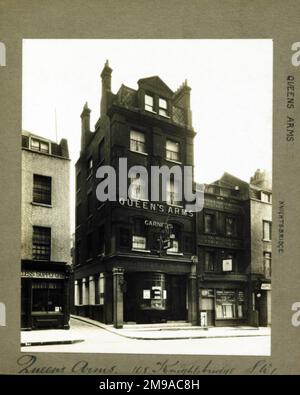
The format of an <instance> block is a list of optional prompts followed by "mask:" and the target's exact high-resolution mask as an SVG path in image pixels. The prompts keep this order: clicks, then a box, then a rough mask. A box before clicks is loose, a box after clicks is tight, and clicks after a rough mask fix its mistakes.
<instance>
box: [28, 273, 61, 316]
mask: <svg viewBox="0 0 300 395" xmlns="http://www.w3.org/2000/svg"><path fill="white" fill-rule="evenodd" d="M63 296H64V292H63V282H62V281H36V282H33V284H32V311H34V312H43V313H61V312H62V311H63Z"/></svg>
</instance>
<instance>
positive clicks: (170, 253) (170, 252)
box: [167, 250, 183, 256]
mask: <svg viewBox="0 0 300 395" xmlns="http://www.w3.org/2000/svg"><path fill="white" fill-rule="evenodd" d="M167 255H177V256H183V252H172V251H168V250H167Z"/></svg>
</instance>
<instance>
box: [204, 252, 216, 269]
mask: <svg viewBox="0 0 300 395" xmlns="http://www.w3.org/2000/svg"><path fill="white" fill-rule="evenodd" d="M204 265H205V270H206V271H209V272H212V271H214V254H213V252H205V258H204Z"/></svg>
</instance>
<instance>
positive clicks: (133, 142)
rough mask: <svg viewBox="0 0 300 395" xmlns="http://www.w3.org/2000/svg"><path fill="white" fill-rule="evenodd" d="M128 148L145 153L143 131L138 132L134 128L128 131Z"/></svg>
mask: <svg viewBox="0 0 300 395" xmlns="http://www.w3.org/2000/svg"><path fill="white" fill-rule="evenodd" d="M130 150H131V151H135V152H141V153H146V138H145V133H142V132H138V131H136V130H131V131H130Z"/></svg>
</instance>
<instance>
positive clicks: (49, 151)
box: [21, 132, 70, 330]
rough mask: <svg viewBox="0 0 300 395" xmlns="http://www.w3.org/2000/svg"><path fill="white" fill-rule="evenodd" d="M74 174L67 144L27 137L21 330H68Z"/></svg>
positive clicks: (24, 140)
mask: <svg viewBox="0 0 300 395" xmlns="http://www.w3.org/2000/svg"><path fill="white" fill-rule="evenodd" d="M69 170H70V161H69V153H68V145H67V141H66V140H64V139H62V140H61V142H60V143H59V144H57V143H55V142H53V141H50V140H48V139H45V138H43V137H40V136H37V135H34V134H32V133H28V132H23V133H22V230H21V298H22V299H21V327H22V329H27V330H30V329H38V328H65V329H67V328H69V267H70V217H69V207H70V204H69V175H70V174H69Z"/></svg>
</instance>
